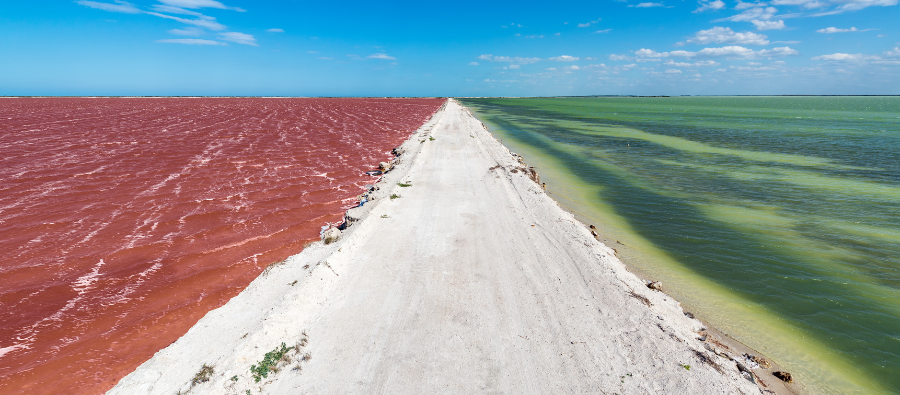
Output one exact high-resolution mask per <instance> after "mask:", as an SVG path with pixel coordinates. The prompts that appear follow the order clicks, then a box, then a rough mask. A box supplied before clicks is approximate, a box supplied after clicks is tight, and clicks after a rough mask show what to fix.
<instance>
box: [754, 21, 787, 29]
mask: <svg viewBox="0 0 900 395" xmlns="http://www.w3.org/2000/svg"><path fill="white" fill-rule="evenodd" d="M750 23H752V24H754V25H756V30H781V29H784V28H785V26H784V21H781V20H778V21H758V20H756V19H754V20H752V21H750Z"/></svg>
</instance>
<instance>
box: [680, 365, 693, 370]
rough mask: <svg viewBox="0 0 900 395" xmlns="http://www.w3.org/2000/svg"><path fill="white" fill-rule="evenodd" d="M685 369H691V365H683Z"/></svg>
mask: <svg viewBox="0 0 900 395" xmlns="http://www.w3.org/2000/svg"><path fill="white" fill-rule="evenodd" d="M681 367H683V368H684V369H685V370H691V365H681Z"/></svg>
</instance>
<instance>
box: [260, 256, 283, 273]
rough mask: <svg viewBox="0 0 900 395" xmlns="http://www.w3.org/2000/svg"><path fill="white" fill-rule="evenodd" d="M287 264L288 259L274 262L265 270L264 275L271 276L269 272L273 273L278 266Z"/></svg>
mask: <svg viewBox="0 0 900 395" xmlns="http://www.w3.org/2000/svg"><path fill="white" fill-rule="evenodd" d="M285 263H287V259H283V260H280V261H278V262H272V263H270V264H268V265H267V266H266V268H265V269H264V270H263V274H269V272H270V271H272V269H274V268H276V267H278V266H281V265H284V264H285Z"/></svg>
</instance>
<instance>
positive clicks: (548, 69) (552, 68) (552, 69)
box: [547, 67, 556, 71]
mask: <svg viewBox="0 0 900 395" xmlns="http://www.w3.org/2000/svg"><path fill="white" fill-rule="evenodd" d="M547 71H556V67H548V68H547Z"/></svg>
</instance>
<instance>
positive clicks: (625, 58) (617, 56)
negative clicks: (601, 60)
mask: <svg viewBox="0 0 900 395" xmlns="http://www.w3.org/2000/svg"><path fill="white" fill-rule="evenodd" d="M609 60H631V57H630V56H625V55H616V54H612V55H609Z"/></svg>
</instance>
